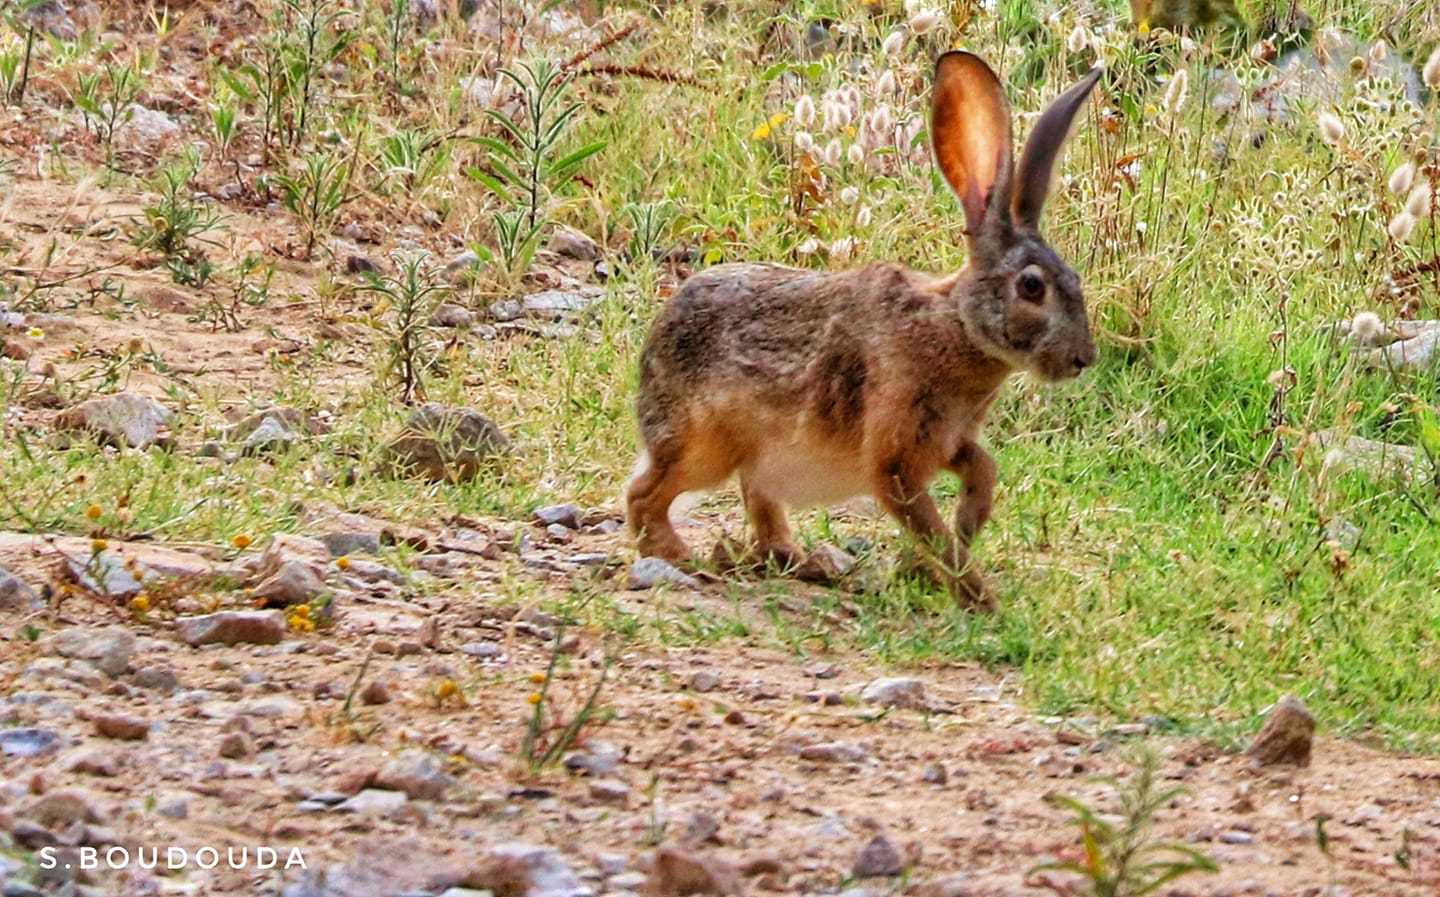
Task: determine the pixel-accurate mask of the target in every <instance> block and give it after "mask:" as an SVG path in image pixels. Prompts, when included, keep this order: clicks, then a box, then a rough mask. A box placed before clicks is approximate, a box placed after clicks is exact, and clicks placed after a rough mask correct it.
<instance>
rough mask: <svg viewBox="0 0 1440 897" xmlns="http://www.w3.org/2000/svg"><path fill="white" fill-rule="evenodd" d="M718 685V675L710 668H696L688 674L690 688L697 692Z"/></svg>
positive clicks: (701, 692) (703, 692)
mask: <svg viewBox="0 0 1440 897" xmlns="http://www.w3.org/2000/svg"><path fill="white" fill-rule="evenodd" d="M719 685H720V676H719V674H717V673H715V672H714V671H712V670H696V671H695V672H693V673H691V674H690V690H691V691H693V692H696V693H698V694H705V693H706V692H711V691H714V690H715V689H716V688H717V687H718V686H719Z"/></svg>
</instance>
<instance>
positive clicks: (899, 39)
mask: <svg viewBox="0 0 1440 897" xmlns="http://www.w3.org/2000/svg"><path fill="white" fill-rule="evenodd" d="M880 49H881V50H882V51H883V52H884V53H885V55H886V56H898V55H899V54H900V51H901V50H903V49H905V32H903V31H892V32H890V33H889V34H887V35H885V43H883V44H881V45H880Z"/></svg>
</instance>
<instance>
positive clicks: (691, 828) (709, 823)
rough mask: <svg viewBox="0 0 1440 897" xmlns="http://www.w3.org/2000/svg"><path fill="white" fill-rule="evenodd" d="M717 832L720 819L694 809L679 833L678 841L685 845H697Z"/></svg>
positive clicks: (718, 831)
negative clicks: (683, 828) (683, 829)
mask: <svg viewBox="0 0 1440 897" xmlns="http://www.w3.org/2000/svg"><path fill="white" fill-rule="evenodd" d="M719 833H720V820H718V819H716V818H715V817H714V816H712V815H710V814H709V813H706V812H705V811H704V810H696V811H695V812H693V813H691V814H690V818H689V819H688V820H686V822H685V831H683V832H681V834H680V843H681V844H682V845H684V846H685V847H691V848H693V847H699V846H700V845H702V844H704V843H705V842H707V841H710V840H711V839H713V838H714V837H715V836H716V835H717V834H719Z"/></svg>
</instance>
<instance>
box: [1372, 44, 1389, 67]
mask: <svg viewBox="0 0 1440 897" xmlns="http://www.w3.org/2000/svg"><path fill="white" fill-rule="evenodd" d="M1389 55H1390V51H1389V48H1388V47H1386V46H1385V42H1384V41H1383V40H1377V41H1376V42H1375V43H1374V44H1372V45H1371V47H1370V53H1369V56H1370V61H1371V62H1384V61H1385V57H1386V56H1389Z"/></svg>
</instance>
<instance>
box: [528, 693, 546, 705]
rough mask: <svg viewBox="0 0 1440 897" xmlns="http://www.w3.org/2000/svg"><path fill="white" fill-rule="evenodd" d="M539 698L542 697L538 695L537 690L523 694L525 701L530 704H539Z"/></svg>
mask: <svg viewBox="0 0 1440 897" xmlns="http://www.w3.org/2000/svg"><path fill="white" fill-rule="evenodd" d="M541 700H542V698H541V697H540V692H538V691H532V692H530V694H528V695H526V696H525V701H526V703H529V704H531V705H534V704H539V703H540V701H541Z"/></svg>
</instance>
